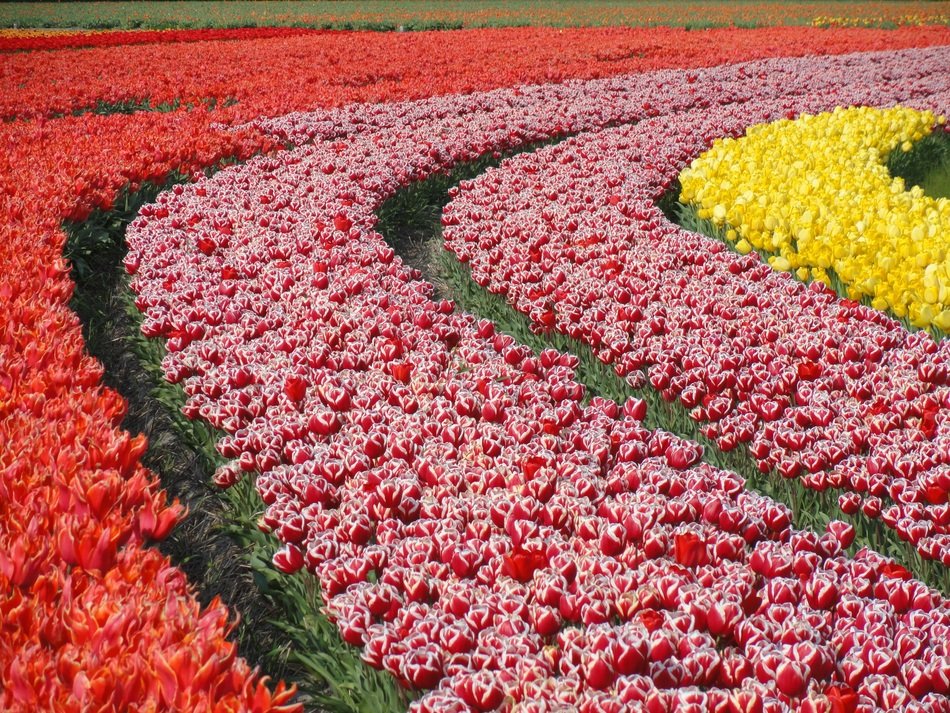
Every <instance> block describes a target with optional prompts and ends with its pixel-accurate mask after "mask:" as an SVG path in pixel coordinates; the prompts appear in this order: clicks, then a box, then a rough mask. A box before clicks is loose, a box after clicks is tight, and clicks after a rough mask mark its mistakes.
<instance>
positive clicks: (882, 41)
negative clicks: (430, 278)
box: [0, 27, 950, 131]
mask: <svg viewBox="0 0 950 713" xmlns="http://www.w3.org/2000/svg"><path fill="white" fill-rule="evenodd" d="M948 41H950V28H947V27H915V28H902V29H899V30H860V29H859V30H836V31H834V32H817V31H815V30H814V29H811V28H804V27H766V28H761V29H756V30H738V29H734V28H722V29H716V30H710V31H707V32H691V31H687V30H684V29H680V28H649V29H646V28H620V27H610V28H590V29H575V30H572V31H570V32H566V31H564V30H558V29H553V28H537V27H530V28H508V29H485V30H475V31H465V32H450V33H432V32H418V33H416V32H413V33H371V32H334V33H325V34H321V33H311V34H304V35H301V36H295V37H276V38H270V39H253V40H250V39H249V40H245V41H242V42H234V41H231V40H218V41H208V42H194V43H189V44H186V45H183V44H181V43H164V42H160V43H155V44H149V45H136V46H122V47H101V48H92V49H82V50H64V51H61V52H55V53H50V54H48V55H44V56H43V61H42V62H37V61H36V55H33V54H31V53H24V54H17V55H10V56H6V57H4V73H3V76H2V78H0V117H3V118H4V119H7V118H11V117H37V116H44V117H49V116H52V115H56V114H61V113H70V112H74V111H82V110H88V109H92V108H94V107H96V106H97V105H98V104H100V103H105V104H133V105H139V104H144V103H150V104H151V106H153V107H159V106H170V105H175V104H176V103H178V104H181V105H200V104H202V103H208V102H210V101H212V100H214V101H215V102H216V103H217V104H218V105H219V106H220V105H222V104H225V103H228V102H235V101H236V102H237V105H235V106H231V107H229V108H227V109H226V110H224V111H220V110H219V111H218V112H216V113H215V118H214V119H213V121H215V120H216V121H231V120H234V119H242V120H245V121H249V120H251V119H255V118H257V117H259V116H268V115H269V116H277V115H281V114H285V113H287V112H289V111H294V110H304V109H313V108H315V107H321V106H341V105H344V104H347V103H351V102H377V101H391V100H392V99H415V98H422V97H427V96H433V95H437V94H447V93H452V92H471V91H475V90H484V89H492V88H495V87H499V86H515V85H518V84H525V83H535V82H555V81H564V80H567V79H572V78H594V77H607V76H614V75H617V74H623V73H627V72H643V71H648V70H654V69H662V68H666V67H679V68H683V67H703V66H712V65H717V64H722V63H723V62H738V61H742V60H747V59H756V58H761V57H774V56H785V55H787V54H795V55H802V56H804V55H811V54H841V53H845V52H855V51H861V50H874V49H892V48H901V47H924V46H929V45H935V44H943V43H946V42H948ZM183 53H185V54H186V56H187V62H186V63H183V61H182V55H183ZM195 68H200V71H195ZM290 77H292V78H293V80H292V81H288V78H290ZM205 126H206V125H205ZM205 131H207V129H205Z"/></svg>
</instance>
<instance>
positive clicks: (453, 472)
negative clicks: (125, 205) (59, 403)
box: [126, 49, 950, 711]
mask: <svg viewBox="0 0 950 713" xmlns="http://www.w3.org/2000/svg"><path fill="white" fill-rule="evenodd" d="M948 58H950V50H947V49H934V50H915V51H907V52H897V53H877V54H866V55H853V56H847V57H842V58H821V59H805V60H787V61H762V62H753V63H748V64H745V65H738V66H727V67H721V68H715V69H709V70H702V71H699V72H696V71H665V72H658V73H653V74H650V75H644V76H639V77H637V76H633V77H625V78H621V79H615V80H604V81H593V82H577V83H572V84H569V85H562V86H545V87H522V88H518V89H513V90H500V91H496V92H490V93H485V94H475V95H470V96H462V97H445V98H440V99H433V100H427V101H422V102H414V103H403V104H388V105H372V106H361V107H356V108H350V109H342V110H337V111H334V112H320V113H315V114H309V115H307V114H301V115H291V116H289V117H286V118H284V119H280V120H274V121H265V122H259V123H258V127H259V128H261V129H263V130H265V131H270V132H272V133H273V135H274V136H275V137H276V138H279V139H284V140H287V139H290V140H293V141H312V142H313V143H312V144H311V145H308V146H305V147H302V148H299V149H296V150H294V151H291V152H288V153H285V154H281V155H279V156H275V157H264V158H258V159H255V160H252V161H251V162H250V163H248V164H246V165H245V166H243V167H240V168H235V169H232V170H228V171H224V172H222V173H219V174H218V175H216V176H215V177H214V178H212V179H210V180H202V181H199V182H198V183H197V184H195V185H192V186H186V187H176V188H175V189H174V191H171V192H168V193H165V194H163V195H162V196H160V197H159V200H158V201H157V202H156V203H155V204H154V205H152V206H146V207H145V208H143V210H142V212H141V214H140V217H139V218H137V219H136V220H135V221H134V222H133V224H132V225H131V226H130V229H129V233H128V241H129V245H130V253H129V256H128V258H127V262H126V266H127V268H128V269H129V271H130V272H131V273H133V275H134V277H133V280H132V287H133V289H134V290H135V291H136V292H137V293H138V297H137V300H136V302H137V305H138V306H139V308H140V309H141V310H142V311H143V312H144V315H145V320H144V323H143V331H145V333H146V334H147V335H150V336H155V337H163V338H165V339H166V340H167V341H166V346H167V349H168V354H167V356H166V358H165V360H164V362H163V367H164V370H165V373H166V376H167V377H168V378H169V379H170V380H172V381H175V382H181V383H182V385H183V386H184V389H185V392H186V393H187V394H188V396H189V400H188V404H187V406H186V413H187V414H188V415H189V416H191V417H194V418H203V419H206V420H207V421H209V422H210V423H211V424H213V425H214V426H215V427H217V428H220V429H222V430H223V431H225V432H226V434H227V435H226V436H225V437H223V438H222V440H221V441H220V442H219V450H220V452H221V453H222V454H223V455H224V456H225V457H228V458H231V459H232V461H231V463H230V464H228V465H226V466H224V467H222V468H220V469H219V471H218V472H217V473H216V476H215V477H216V481H217V482H218V483H219V484H221V485H223V486H227V485H229V484H232V483H234V482H236V481H237V480H238V479H239V478H240V477H241V476H242V475H243V474H244V473H245V472H253V471H256V472H257V473H258V475H257V481H256V483H257V488H258V491H259V492H260V494H261V496H262V498H263V499H264V501H265V503H267V505H268V507H267V510H266V512H265V514H264V516H263V517H262V520H261V526H262V527H263V528H266V529H269V530H273V532H275V534H277V536H278V537H279V538H280V539H281V540H283V541H284V542H285V543H286V544H285V546H284V547H283V548H282V549H281V550H280V551H279V552H278V553H277V555H276V556H275V560H274V561H275V564H276V565H277V566H278V567H279V568H280V569H282V570H284V571H287V572H294V571H297V570H300V569H302V568H307V569H308V570H309V571H311V572H313V573H314V574H316V575H317V577H318V578H319V581H320V584H321V588H322V591H323V594H324V596H325V598H326V601H327V608H328V612H329V613H330V614H331V615H332V616H333V617H334V619H335V620H336V621H337V624H338V626H339V628H340V630H341V632H342V634H343V636H344V637H345V638H346V640H347V641H349V642H351V643H352V644H354V645H361V646H363V656H364V659H365V660H366V661H367V662H368V663H370V664H372V665H374V666H377V667H380V668H384V669H386V670H388V671H390V672H392V674H393V675H394V676H396V677H397V679H398V680H399V681H401V682H402V683H403V684H404V685H406V686H408V687H411V688H413V689H418V690H420V691H427V693H425V695H423V696H422V697H421V698H419V699H418V700H417V701H416V702H415V703H414V704H413V709H414V710H418V711H424V710H440V711H442V710H469V709H475V710H494V709H497V708H499V707H510V706H512V705H515V704H517V705H518V706H519V709H523V710H549V709H551V708H552V707H555V706H557V705H567V706H576V707H578V708H580V709H581V710H591V711H593V710H612V709H614V708H616V709H618V710H619V709H621V708H622V707H623V706H629V705H639V706H641V707H645V708H646V709H648V710H670V709H672V708H673V707H675V708H676V710H709V709H713V710H768V711H783V710H804V711H827V710H832V709H835V710H875V709H879V708H891V707H895V706H904V707H905V708H906V709H907V710H920V711H924V710H927V711H939V710H950V698H948V693H950V678H948V671H950V651H948V649H947V644H946V641H947V638H948V637H947V634H948V633H950V605H948V604H947V603H946V602H945V601H944V600H943V599H942V597H941V595H940V594H939V593H937V592H935V591H933V590H930V589H928V588H927V587H926V586H924V585H923V584H922V583H921V582H919V581H916V580H913V579H912V578H910V576H909V575H908V573H907V571H906V570H904V569H903V568H901V567H899V566H896V565H894V564H893V563H891V562H889V561H887V560H886V559H884V558H882V557H880V556H878V555H876V554H874V553H872V552H869V551H866V550H863V551H861V552H859V553H858V555H857V556H855V557H854V558H849V557H848V556H846V555H845V554H843V550H844V549H845V548H846V547H848V546H849V545H850V543H851V542H852V540H853V537H854V531H853V528H851V527H850V526H849V525H846V524H844V523H840V522H835V523H831V524H830V525H829V526H828V528H827V531H826V532H825V533H822V534H818V533H814V532H807V531H797V530H795V529H794V528H792V527H791V526H790V521H791V514H790V511H789V510H788V508H786V507H785V506H782V505H779V504H777V503H775V502H774V501H771V500H769V499H768V498H765V497H762V496H758V495H756V494H754V493H751V492H749V491H747V490H746V489H745V488H744V487H743V481H742V479H741V478H740V477H738V476H736V475H735V474H734V473H730V472H727V471H723V470H719V469H716V468H713V467H711V466H709V465H707V464H704V463H702V462H701V457H702V449H701V448H700V447H699V446H697V445H696V444H695V443H692V442H689V441H685V440H682V439H679V438H677V437H675V436H673V435H671V434H669V433H665V432H663V431H650V430H647V429H645V428H643V427H642V425H641V421H642V418H643V415H644V406H645V404H644V403H643V402H641V401H638V400H634V399H631V400H628V401H627V402H626V403H625V404H623V405H622V406H619V405H617V404H615V403H613V402H610V401H606V400H603V399H598V398H595V399H593V400H591V401H590V403H589V404H588V405H586V406H584V405H582V399H583V396H584V388H583V386H581V385H580V384H579V383H577V382H576V381H575V380H574V378H573V377H574V367H575V366H576V360H575V359H574V358H573V357H571V356H569V355H565V354H561V353H558V352H556V351H554V350H545V351H543V352H542V353H540V354H537V355H536V354H534V353H532V352H531V351H530V350H529V349H527V348H526V347H524V346H521V345H519V344H517V343H516V342H515V341H514V340H513V339H512V338H511V337H507V336H505V335H502V334H499V333H497V332H496V331H495V329H494V326H493V325H492V324H491V323H490V322H488V321H485V320H477V319H475V318H473V317H471V316H468V315H465V314H461V313H459V312H457V311H454V310H453V305H452V304H451V303H450V302H445V301H441V302H435V301H433V300H431V299H430V298H429V295H430V290H431V287H430V286H428V285H427V284H425V283H423V282H420V281H419V280H418V279H417V277H418V276H417V275H416V274H415V273H414V271H412V270H410V269H408V268H407V267H405V266H404V265H403V264H402V263H401V261H400V260H399V259H398V257H396V256H395V254H394V253H393V250H392V249H391V248H390V247H389V246H388V245H387V244H386V243H385V241H384V240H383V239H382V237H381V236H380V235H379V234H378V233H376V232H375V231H374V230H373V226H374V224H375V221H376V217H375V211H376V210H377V209H378V208H379V206H380V205H381V204H382V203H383V202H384V201H385V200H386V199H387V198H388V197H389V196H391V195H392V194H393V193H395V192H396V191H397V190H398V189H400V188H401V187H404V186H407V185H409V184H411V183H412V182H414V181H417V180H419V179H421V178H424V177H426V176H428V175H432V174H433V173H435V172H439V171H445V170H448V169H449V168H451V167H452V166H453V165H454V164H456V163H458V162H462V161H466V160H469V159H472V158H474V157H477V156H479V155H482V154H484V153H486V152H493V151H503V150H506V149H509V148H513V147H516V146H518V145H522V144H525V143H530V142H533V141H539V140H546V139H551V138H553V137H556V136H559V135H563V134H565V133H569V132H570V133H574V132H581V131H590V132H591V133H589V134H585V135H584V137H583V138H579V139H576V140H573V141H572V142H568V144H566V145H567V146H570V147H577V146H595V147H596V146H598V143H599V142H603V143H605V144H606V142H609V141H611V140H612V138H613V137H615V136H616V135H617V134H616V133H613V132H611V131H597V129H598V128H600V127H606V126H610V125H615V124H626V123H629V122H633V121H639V120H642V119H645V118H646V117H648V116H659V115H662V116H663V120H662V121H660V120H659V119H658V120H657V121H656V122H653V123H650V124H647V125H648V126H651V127H655V126H658V125H663V124H668V125H670V126H675V127H678V128H679V129H680V130H681V131H682V130H685V129H690V130H692V124H690V123H688V122H686V121H684V117H686V118H688V119H692V120H693V121H695V122H697V126H698V125H699V124H700V123H701V117H706V118H707V119H706V120H707V124H706V125H705V126H704V128H705V131H706V132H709V138H711V137H712V136H713V135H717V134H719V133H725V132H726V131H727V130H729V129H730V127H732V129H733V130H738V128H739V125H740V124H741V122H742V118H741V117H746V118H748V117H750V116H763V115H773V114H785V113H788V112H795V111H799V110H801V109H803V108H812V109H814V108H816V107H820V106H829V107H830V106H834V105H835V104H838V103H855V102H859V103H868V102H885V103H887V102H892V101H895V100H898V99H902V100H907V99H918V100H920V99H922V98H923V99H924V100H925V99H926V98H927V97H931V96H932V95H933V94H934V93H935V92H936V91H939V90H941V89H943V90H945V89H946V87H943V86H938V85H939V84H940V82H939V81H938V80H937V79H935V78H937V77H939V76H940V73H939V72H937V71H936V70H937V69H938V68H939V67H941V66H946V64H947V62H948ZM763 92H764V93H765V95H766V96H767V97H769V98H768V99H760V98H759V97H761V96H762V94H763ZM697 105H701V106H702V107H703V108H704V110H705V111H704V113H702V114H701V115H698V116H697V115H694V114H684V113H682V112H684V111H687V110H690V109H693V108H694V107H696V106H697ZM724 114H737V115H738V116H739V117H740V118H739V119H736V120H734V121H732V123H730V120H729V119H726V118H723V115H724ZM709 117H718V118H716V119H711V118H709ZM616 131H617V132H619V133H620V134H622V133H623V132H630V131H635V129H627V128H624V129H618V130H616ZM693 148H695V147H693V146H690V145H683V146H680V150H681V152H682V153H681V154H666V153H658V152H657V151H655V150H653V149H652V148H651V149H650V151H649V153H648V154H646V155H647V156H648V157H649V158H647V159H645V160H644V161H643V162H642V163H644V164H646V163H648V164H649V165H650V166H651V168H650V170H651V171H652V172H653V174H652V175H658V174H661V173H662V170H658V169H660V167H662V168H663V169H667V170H668V169H669V168H670V167H672V166H673V165H676V164H681V163H682V162H683V161H684V160H685V159H686V158H688V157H689V155H690V151H691V150H693ZM551 165H552V164H550V163H547V162H542V163H539V164H538V165H535V166H532V167H531V168H533V169H535V171H536V172H537V173H540V172H541V171H542V170H543V169H545V168H548V167H550V166H551ZM563 165H567V164H563ZM582 165H583V164H581V163H578V164H577V165H576V166H574V168H576V169H580V168H581V166H582ZM630 165H631V164H629V163H628V162H627V161H626V160H625V161H624V162H623V163H622V164H621V165H616V164H615V167H616V170H618V171H620V170H629V169H630ZM643 167H644V166H643V165H641V168H643ZM537 173H534V174H533V173H532V172H531V171H530V170H529V171H525V172H523V175H522V179H521V184H520V189H519V190H525V191H526V192H527V190H528V189H530V188H532V187H533V186H534V185H535V183H536V182H538V181H540V180H541V177H540V176H538V175H537ZM617 185H619V182H618V184H617ZM602 188H603V189H604V190H602V191H600V193H595V194H594V195H600V197H602V198H604V199H605V200H606V202H607V204H608V205H612V206H613V205H616V206H618V207H620V208H622V211H623V212H621V211H620V210H618V211H617V212H618V214H620V215H623V214H625V213H630V214H635V213H643V212H649V211H651V210H653V208H652V204H650V205H647V204H645V203H643V202H642V201H636V202H625V201H624V200H623V199H619V200H617V201H611V200H609V195H608V194H607V193H606V192H604V191H609V186H606V185H605V186H603V187H602ZM469 192H471V186H463V194H464V195H468V193H469ZM557 192H558V191H557V190H555V189H553V188H552V189H550V190H549V195H548V199H549V200H555V198H556V194H557ZM594 195H592V196H591V201H592V205H593V204H596V201H595V198H594ZM504 210H507V208H506V209H504ZM504 215H505V213H504V212H500V213H498V214H497V215H496V216H495V219H496V220H498V221H499V223H500V222H501V219H502V218H503V216H504ZM453 216H454V217H455V218H459V217H460V216H459V211H458V210H455V211H453V212H452V213H450V215H449V218H450V219H449V222H451V219H452V217H453ZM476 216H477V212H476V210H475V209H473V210H472V212H471V217H472V218H474V217H476ZM466 217H468V216H466ZM549 217H550V218H553V219H556V220H558V221H560V220H562V219H563V221H564V225H565V226H567V225H568V224H569V223H570V221H571V218H570V217H569V216H567V215H566V214H565V215H558V216H553V215H551V216H549ZM655 220H656V221H657V222H659V218H658V217H657V218H655ZM489 225H490V224H489ZM485 230H486V233H485V235H486V239H487V238H488V236H490V235H491V232H490V228H486V229H485ZM604 232H605V233H606V232H607V231H604ZM598 239H600V240H609V237H608V236H607V235H604V236H602V237H599V238H598ZM507 247H508V246H507V245H506V249H507ZM709 252H710V254H708V255H699V254H697V253H695V252H694V253H693V255H694V260H693V264H696V265H702V264H706V265H709V266H710V267H713V266H714V265H715V264H716V263H717V262H718V260H719V259H720V254H721V252H722V249H721V247H720V248H719V250H718V251H717V250H713V249H710V251H709ZM486 254H489V255H494V258H495V259H497V260H499V261H500V262H502V263H504V264H505V265H511V264H512V263H513V260H511V259H510V258H509V257H508V255H507V254H506V253H505V252H504V251H502V252H501V253H498V254H493V253H491V252H490V251H488V250H487V249H486ZM576 254H577V253H576V252H575V255H576ZM527 261H530V256H529V258H528V260H527ZM738 264H739V266H740V267H745V269H746V271H747V272H749V273H750V274H752V275H755V276H757V277H756V278H754V279H752V280H749V292H750V294H752V295H755V294H756V288H755V286H754V285H755V283H756V282H757V281H758V282H761V281H767V280H769V279H770V278H768V277H766V276H765V274H764V273H762V272H761V271H755V270H754V268H753V266H752V265H751V261H750V262H749V264H744V263H738ZM551 267H552V270H551V274H552V275H553V276H554V279H557V275H558V274H561V275H564V273H563V271H562V270H558V269H554V266H551ZM619 267H620V263H619V262H618V264H617V266H616V267H615V268H614V269H616V270H619ZM654 278H657V276H656V275H655V276H654ZM683 282H685V279H684V280H683ZM562 284H563V285H565V286H566V285H567V284H568V283H567V281H566V280H563V281H562ZM681 286H682V285H681ZM796 289H797V288H788V290H789V291H790V292H794V291H795V290H796ZM802 294H805V295H806V296H807V297H809V298H810V299H812V300H815V301H816V303H817V301H818V300H819V298H821V296H820V295H817V296H813V295H814V293H802ZM806 301H807V300H806ZM628 304H631V305H633V306H635V305H634V303H633V302H629V301H628ZM644 307H646V305H644ZM632 308H633V307H631V309H632ZM862 314H863V313H862ZM872 323H873V324H877V325H883V324H884V323H883V322H882V321H881V320H877V321H872ZM884 326H885V327H886V325H884ZM776 328H777V327H776ZM882 328H883V327H882ZM922 349H923V347H921V350H922ZM941 423H942V422H941Z"/></svg>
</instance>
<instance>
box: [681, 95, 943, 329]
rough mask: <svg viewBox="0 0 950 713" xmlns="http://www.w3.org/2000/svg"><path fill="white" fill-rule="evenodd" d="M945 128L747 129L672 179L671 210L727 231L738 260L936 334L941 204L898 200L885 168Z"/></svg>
mask: <svg viewBox="0 0 950 713" xmlns="http://www.w3.org/2000/svg"><path fill="white" fill-rule="evenodd" d="M945 122H946V119H945V117H940V118H939V121H938V119H937V117H935V116H934V115H933V114H932V113H931V112H918V111H914V110H912V109H906V108H903V107H896V108H893V109H885V110H877V109H869V108H861V109H852V110H850V111H842V112H834V113H826V114H819V115H817V116H815V117H802V118H799V119H796V120H795V121H789V120H787V119H786V120H782V121H778V122H776V123H773V124H765V125H760V126H755V127H750V128H749V129H748V130H747V131H746V135H745V137H740V138H738V139H735V140H731V139H727V140H725V141H721V142H720V141H717V142H715V143H714V144H713V147H712V148H711V149H710V150H709V151H707V152H705V153H704V154H703V155H702V156H700V157H699V158H697V159H696V160H695V161H694V162H693V163H692V164H691V165H690V167H689V168H688V169H686V170H684V171H683V172H682V173H681V174H680V177H679V180H680V184H681V185H682V193H681V195H680V200H681V201H682V202H683V203H695V204H697V206H698V208H699V217H700V218H709V219H712V221H713V223H714V224H715V225H716V226H719V227H722V226H725V225H727V224H728V225H730V226H736V229H734V230H730V231H728V232H727V237H729V238H730V239H732V240H735V241H737V242H736V249H737V250H738V251H739V252H740V253H748V252H749V251H750V250H751V249H753V248H754V249H755V250H758V251H765V252H767V253H770V254H772V255H771V257H769V258H768V262H769V264H770V265H771V266H772V267H773V268H775V269H778V270H785V271H792V270H794V271H795V274H796V275H797V276H798V277H799V279H802V280H808V279H810V278H814V279H815V280H818V281H820V282H823V283H825V284H826V285H828V286H829V287H832V286H833V284H832V280H831V276H832V275H834V276H835V277H836V278H838V280H840V281H841V282H842V283H843V287H844V288H845V289H846V290H847V295H848V297H849V298H851V299H862V298H866V299H868V300H869V301H870V302H871V305H872V306H873V307H874V308H875V309H879V310H890V311H891V312H893V313H894V314H895V315H897V316H898V317H907V318H908V319H909V320H910V322H911V323H912V324H913V325H914V326H916V327H920V328H924V329H926V328H934V329H936V330H937V331H938V333H940V332H944V331H947V330H948V329H950V273H948V271H947V268H946V266H945V264H944V263H943V259H942V256H944V255H946V254H947V250H948V245H947V241H948V240H950V201H945V200H944V201H939V200H937V199H935V198H931V197H930V196H926V195H924V194H923V191H922V190H921V189H920V188H911V189H910V190H904V189H905V186H904V184H903V181H902V180H895V179H894V178H893V177H892V176H891V175H890V173H889V172H888V170H887V166H886V165H885V163H884V161H885V160H886V158H887V157H888V156H889V155H890V154H891V153H892V152H894V151H898V150H900V151H904V152H909V151H910V150H911V147H912V146H913V144H914V143H915V142H916V141H919V140H921V139H922V138H923V137H925V136H927V135H930V133H931V131H932V130H933V129H934V127H937V128H938V129H939V130H940V131H943V129H942V125H943V124H944V123H945ZM842 155H843V156H846V157H847V160H846V161H842V159H841V156H842ZM852 186H854V187H856V188H854V189H850V188H849V187H852ZM791 206H794V209H792V208H791Z"/></svg>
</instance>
